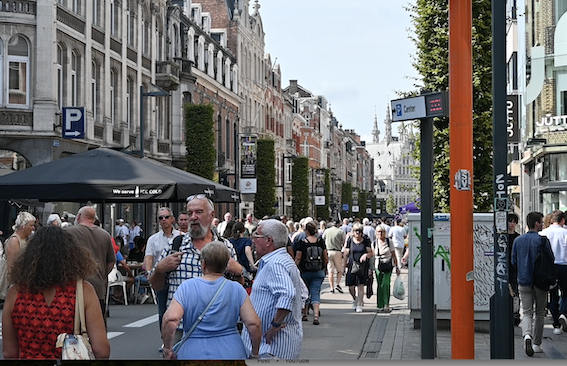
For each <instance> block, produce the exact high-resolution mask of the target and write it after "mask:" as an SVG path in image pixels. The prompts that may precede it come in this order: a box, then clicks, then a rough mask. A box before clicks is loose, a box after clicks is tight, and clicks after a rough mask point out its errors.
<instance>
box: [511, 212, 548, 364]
mask: <svg viewBox="0 0 567 366" xmlns="http://www.w3.org/2000/svg"><path fill="white" fill-rule="evenodd" d="M526 223H527V225H528V229H529V231H528V232H527V233H526V234H524V235H520V236H519V237H517V238H516V240H515V241H514V246H513V248H512V264H513V265H514V266H516V268H517V270H518V291H519V293H520V301H521V303H522V314H523V317H522V321H521V323H520V325H521V327H522V336H523V339H524V351H525V352H526V354H527V355H528V356H533V355H534V353H538V352H543V350H542V348H541V342H542V336H543V321H544V315H545V305H546V302H547V291H546V290H543V289H540V288H538V287H537V286H534V268H535V264H536V260H537V258H538V251H539V250H540V246H541V251H542V252H543V251H546V252H547V254H548V255H551V256H553V252H552V251H551V245H550V244H549V240H548V239H547V237H545V236H540V235H539V234H538V233H539V232H540V231H541V229H542V227H543V214H542V213H541V212H530V213H529V214H528V215H527V217H526ZM534 308H535V309H534ZM534 314H535V318H534Z"/></svg>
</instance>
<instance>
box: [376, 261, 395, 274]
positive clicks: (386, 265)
mask: <svg viewBox="0 0 567 366" xmlns="http://www.w3.org/2000/svg"><path fill="white" fill-rule="evenodd" d="M393 269H394V265H393V264H392V258H390V260H389V261H387V262H383V261H382V259H380V261H379V263H378V270H379V271H380V272H382V273H390V272H392V270H393Z"/></svg>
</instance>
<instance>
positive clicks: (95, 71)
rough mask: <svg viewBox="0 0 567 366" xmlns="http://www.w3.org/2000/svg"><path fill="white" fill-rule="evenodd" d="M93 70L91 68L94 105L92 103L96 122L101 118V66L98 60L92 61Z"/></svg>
mask: <svg viewBox="0 0 567 366" xmlns="http://www.w3.org/2000/svg"><path fill="white" fill-rule="evenodd" d="M91 67H92V70H91V94H92V95H91V98H92V105H91V109H92V111H93V120H94V121H95V122H100V121H98V118H99V113H98V101H99V96H98V90H99V79H100V76H99V73H100V70H99V67H98V65H97V63H96V62H94V61H93V62H92V66H91Z"/></svg>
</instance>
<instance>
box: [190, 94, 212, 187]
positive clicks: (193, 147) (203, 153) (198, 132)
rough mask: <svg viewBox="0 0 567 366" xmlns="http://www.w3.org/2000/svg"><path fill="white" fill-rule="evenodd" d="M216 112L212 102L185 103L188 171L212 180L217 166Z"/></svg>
mask: <svg viewBox="0 0 567 366" xmlns="http://www.w3.org/2000/svg"><path fill="white" fill-rule="evenodd" d="M214 113H215V110H214V109H213V106H212V105H210V104H189V103H188V104H185V148H186V161H187V171H188V172H190V173H193V174H196V175H199V176H201V177H204V178H207V179H211V180H212V179H213V178H214V174H215V168H216V150H215V131H214V125H215V121H214V118H213V115H214Z"/></svg>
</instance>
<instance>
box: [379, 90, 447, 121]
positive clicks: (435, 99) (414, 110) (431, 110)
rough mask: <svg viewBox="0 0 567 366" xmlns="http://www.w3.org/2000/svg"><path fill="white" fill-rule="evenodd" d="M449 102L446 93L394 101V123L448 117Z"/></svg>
mask: <svg viewBox="0 0 567 366" xmlns="http://www.w3.org/2000/svg"><path fill="white" fill-rule="evenodd" d="M447 100H448V97H447V92H446V91H444V92H435V93H428V94H422V95H420V96H417V97H412V98H405V99H396V100H392V101H391V102H390V103H391V108H392V122H399V121H408V120H414V119H421V118H426V117H427V118H430V117H443V116H447V115H448V112H449V108H447Z"/></svg>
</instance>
